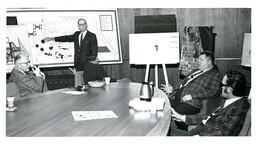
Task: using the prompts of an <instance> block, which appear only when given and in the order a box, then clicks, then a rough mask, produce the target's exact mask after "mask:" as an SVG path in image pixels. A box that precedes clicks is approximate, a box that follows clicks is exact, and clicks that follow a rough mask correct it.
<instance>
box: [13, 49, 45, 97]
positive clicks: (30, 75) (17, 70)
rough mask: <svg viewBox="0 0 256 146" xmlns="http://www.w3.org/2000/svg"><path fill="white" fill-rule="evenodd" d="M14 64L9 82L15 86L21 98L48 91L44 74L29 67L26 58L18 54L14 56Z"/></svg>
mask: <svg viewBox="0 0 256 146" xmlns="http://www.w3.org/2000/svg"><path fill="white" fill-rule="evenodd" d="M14 63H15V66H14V68H13V70H12V72H11V76H10V78H9V82H14V83H15V84H16V86H17V87H18V89H19V93H20V96H21V97H24V96H28V95H31V94H35V93H40V92H44V91H47V90H48V88H47V85H46V82H45V75H44V73H43V72H41V71H40V69H39V68H38V67H35V66H33V67H32V66H31V64H30V61H29V58H28V56H26V55H25V54H23V53H19V54H17V55H16V56H15V58H14ZM30 68H31V70H30Z"/></svg>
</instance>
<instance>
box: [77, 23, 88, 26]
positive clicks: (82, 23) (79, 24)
mask: <svg viewBox="0 0 256 146" xmlns="http://www.w3.org/2000/svg"><path fill="white" fill-rule="evenodd" d="M78 25H79V26H81V25H86V23H80V24H79V23H78Z"/></svg>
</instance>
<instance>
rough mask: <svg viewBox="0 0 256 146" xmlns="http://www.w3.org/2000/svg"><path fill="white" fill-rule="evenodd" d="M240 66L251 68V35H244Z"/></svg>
mask: <svg viewBox="0 0 256 146" xmlns="http://www.w3.org/2000/svg"><path fill="white" fill-rule="evenodd" d="M242 65H243V66H251V33H245V34H244V42H243V54H242Z"/></svg>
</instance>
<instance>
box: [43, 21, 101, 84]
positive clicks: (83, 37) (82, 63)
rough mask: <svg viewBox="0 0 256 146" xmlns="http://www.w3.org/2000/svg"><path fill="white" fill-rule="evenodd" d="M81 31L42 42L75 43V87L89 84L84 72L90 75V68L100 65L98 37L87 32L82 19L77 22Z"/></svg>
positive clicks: (46, 38)
mask: <svg viewBox="0 0 256 146" xmlns="http://www.w3.org/2000/svg"><path fill="white" fill-rule="evenodd" d="M77 23H78V29H79V31H76V32H75V33H74V34H72V35H65V36H59V37H45V38H44V39H43V40H42V41H45V42H47V41H56V42H74V49H75V56H74V67H75V68H74V74H75V86H78V85H81V84H82V83H83V82H85V84H87V81H88V79H84V78H83V75H84V72H86V73H88V71H90V68H92V67H95V66H94V65H93V64H98V58H97V55H98V43H97V38H96V35H95V34H94V33H92V32H90V31H88V30H87V22H86V20H85V19H83V18H80V19H78V21H77Z"/></svg>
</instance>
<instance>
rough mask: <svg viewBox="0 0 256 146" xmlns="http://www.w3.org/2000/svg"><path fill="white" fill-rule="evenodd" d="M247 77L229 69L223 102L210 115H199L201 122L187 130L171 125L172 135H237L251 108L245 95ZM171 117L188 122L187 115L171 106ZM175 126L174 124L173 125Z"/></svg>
mask: <svg viewBox="0 0 256 146" xmlns="http://www.w3.org/2000/svg"><path fill="white" fill-rule="evenodd" d="M245 89H246V79H245V76H244V75H243V74H241V73H240V72H237V71H229V72H227V73H226V75H225V76H224V77H223V80H222V91H221V96H222V97H223V102H222V103H221V104H220V106H219V107H217V108H216V109H215V110H214V111H213V112H212V113H211V114H210V115H208V116H206V117H205V116H201V117H200V115H198V116H197V117H196V118H197V120H201V123H199V124H198V125H197V127H196V128H194V129H192V130H191V131H189V132H187V131H184V130H180V129H176V128H174V127H171V135H172V136H185V135H200V136H235V135H238V134H239V132H240V131H241V129H242V127H243V123H244V120H245V117H246V114H247V111H248V109H249V106H250V105H249V103H248V100H247V97H246V96H244V94H245ZM171 111H172V114H171V117H172V118H173V119H174V120H175V121H181V122H187V120H188V119H187V115H182V114H179V113H178V112H176V111H175V110H174V109H172V108H171ZM173 126H174V125H173Z"/></svg>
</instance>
